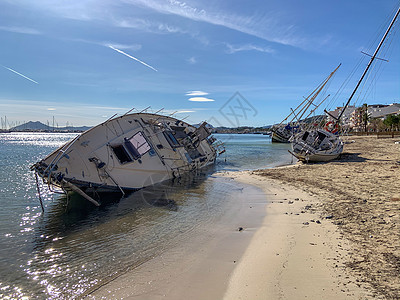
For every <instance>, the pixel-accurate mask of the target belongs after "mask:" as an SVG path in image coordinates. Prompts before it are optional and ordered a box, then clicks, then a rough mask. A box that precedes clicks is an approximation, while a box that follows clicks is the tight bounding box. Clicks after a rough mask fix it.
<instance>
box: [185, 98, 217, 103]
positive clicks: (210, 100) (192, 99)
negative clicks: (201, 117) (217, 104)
mask: <svg viewBox="0 0 400 300" xmlns="http://www.w3.org/2000/svg"><path fill="white" fill-rule="evenodd" d="M189 101H194V102H214V101H215V100H214V99H210V98H206V97H192V98H189Z"/></svg>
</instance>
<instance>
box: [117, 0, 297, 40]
mask: <svg viewBox="0 0 400 300" xmlns="http://www.w3.org/2000/svg"><path fill="white" fill-rule="evenodd" d="M125 1H126V2H127V3H131V4H133V5H139V6H142V7H146V8H149V9H152V10H154V11H157V12H159V13H163V14H173V15H178V16H180V17H184V18H187V19H190V20H194V21H201V22H206V23H209V24H213V25H219V26H223V27H226V28H229V29H232V30H235V31H239V32H242V33H245V34H249V35H252V36H256V37H258V38H261V39H264V40H266V41H270V42H275V43H279V44H285V45H291V46H297V47H299V46H303V45H304V39H303V38H301V37H299V35H298V34H295V27H294V26H293V25H292V24H280V21H279V18H278V17H276V16H275V15H273V14H272V13H271V14H270V15H264V16H262V17H259V16H256V15H252V16H243V15H237V14H232V13H227V12H225V11H218V10H206V9H205V8H200V7H195V6H192V5H189V4H188V3H187V2H183V1H178V0H169V1H162V0H125Z"/></svg>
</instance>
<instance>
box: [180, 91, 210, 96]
mask: <svg viewBox="0 0 400 300" xmlns="http://www.w3.org/2000/svg"><path fill="white" fill-rule="evenodd" d="M185 95H186V96H205V95H208V93H207V92H203V91H189V92H186V94H185Z"/></svg>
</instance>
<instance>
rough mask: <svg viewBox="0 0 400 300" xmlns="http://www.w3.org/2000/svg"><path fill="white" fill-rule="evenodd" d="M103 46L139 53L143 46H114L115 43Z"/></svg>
mask: <svg viewBox="0 0 400 300" xmlns="http://www.w3.org/2000/svg"><path fill="white" fill-rule="evenodd" d="M102 45H103V46H106V47H110V46H112V47H113V48H115V49H123V50H133V51H137V50H140V49H142V45H140V44H130V45H127V44H114V43H102ZM110 48H111V47H110Z"/></svg>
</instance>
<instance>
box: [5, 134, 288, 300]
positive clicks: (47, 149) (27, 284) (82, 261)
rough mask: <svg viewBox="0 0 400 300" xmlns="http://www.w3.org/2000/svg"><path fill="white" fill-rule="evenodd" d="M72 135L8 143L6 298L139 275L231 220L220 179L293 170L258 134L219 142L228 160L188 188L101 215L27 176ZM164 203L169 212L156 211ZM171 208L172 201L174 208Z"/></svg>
mask: <svg viewBox="0 0 400 300" xmlns="http://www.w3.org/2000/svg"><path fill="white" fill-rule="evenodd" d="M75 136H76V134H71V133H2V134H0V195H1V196H0V205H1V211H0V298H1V299H4V298H6V299H7V298H18V299H21V298H26V299H32V298H40V299H60V298H61V299H71V298H78V297H82V296H84V295H85V294H87V293H88V292H90V291H91V290H92V289H95V288H96V287H97V286H99V285H101V284H103V283H104V282H106V281H108V280H110V279H112V278H114V277H116V276H118V275H119V274H122V273H123V272H125V271H126V270H130V269H132V268H135V266H137V265H139V264H141V263H142V262H144V261H146V260H149V259H151V257H154V256H156V255H158V254H159V253H161V252H162V251H166V250H167V249H168V247H169V246H170V245H172V244H173V243H178V242H179V241H180V240H182V239H183V238H184V237H185V236H189V235H190V233H191V232H192V231H193V229H194V228H196V226H198V225H199V224H202V223H204V222H207V221H208V220H210V219H212V218H214V217H216V216H218V215H220V214H223V213H224V209H223V208H224V205H226V204H227V203H228V201H229V195H230V193H232V192H233V190H234V187H232V184H231V183H230V182H228V181H227V180H224V179H223V178H218V177H216V176H214V175H213V174H215V173H216V172H217V171H224V170H229V171H240V170H251V169H257V168H269V167H274V166H278V165H285V164H290V163H292V162H293V161H292V158H291V155H290V154H289V153H288V151H287V150H288V149H289V145H288V144H272V143H271V139H270V137H268V136H265V135H259V134H216V135H215V137H216V138H218V139H219V140H221V141H222V142H224V144H225V148H226V152H225V153H224V154H222V155H221V156H220V157H219V158H218V159H217V163H216V165H215V166H213V167H212V168H209V169H207V170H202V171H201V172H198V173H197V174H193V175H191V176H187V178H183V179H182V180H180V181H177V182H172V183H165V184H160V185H157V186H155V187H152V188H146V189H143V190H141V191H139V192H136V193H133V194H131V195H129V196H128V197H125V198H121V197H120V195H114V196H110V197H109V199H107V201H105V203H104V204H103V205H102V206H100V207H94V206H93V205H92V204H90V203H88V202H87V201H86V200H85V199H82V198H81V197H79V196H77V195H73V196H72V197H68V198H67V197H65V195H62V194H57V193H53V192H50V191H49V190H48V188H47V187H46V186H40V188H41V195H42V198H43V200H44V205H45V212H44V213H42V209H41V206H40V203H39V199H38V192H37V185H36V181H35V176H34V173H33V172H32V171H30V169H29V167H30V166H31V165H32V164H33V163H35V162H36V161H38V160H40V159H42V158H44V157H45V156H47V155H48V154H50V153H51V152H52V151H53V150H55V149H57V148H58V147H59V146H61V145H62V144H64V143H65V142H67V141H69V140H70V139H72V138H74V137H75ZM159 200H162V201H164V202H167V203H168V205H166V206H160V205H155V204H157V203H160V202H159ZM166 200H167V201H166Z"/></svg>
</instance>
